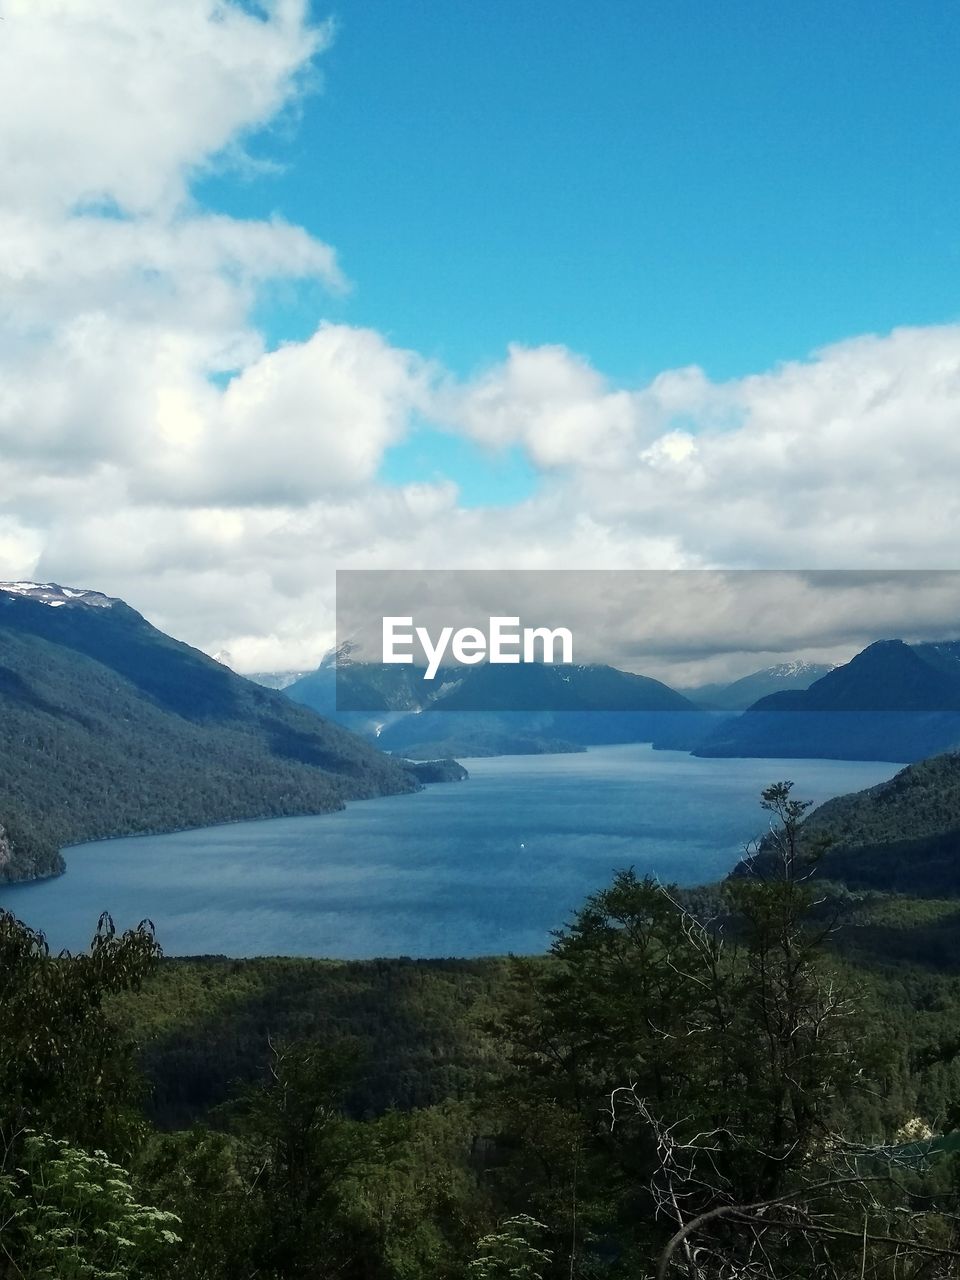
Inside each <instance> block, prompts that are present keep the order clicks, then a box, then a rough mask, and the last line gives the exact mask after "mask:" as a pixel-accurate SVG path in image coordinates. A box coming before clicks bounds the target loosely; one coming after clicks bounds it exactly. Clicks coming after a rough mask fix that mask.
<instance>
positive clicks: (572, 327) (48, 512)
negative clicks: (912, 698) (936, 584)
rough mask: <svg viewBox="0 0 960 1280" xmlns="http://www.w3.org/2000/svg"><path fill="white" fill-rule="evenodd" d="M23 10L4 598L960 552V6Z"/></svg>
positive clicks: (305, 636) (296, 638)
mask: <svg viewBox="0 0 960 1280" xmlns="http://www.w3.org/2000/svg"><path fill="white" fill-rule="evenodd" d="M0 14H2V17H3V22H2V23H0V172H2V173H3V174H4V181H3V184H2V187H0V579H4V578H6V579H20V578H29V579H35V580H42V581H48V580H52V581H59V582H62V583H65V584H69V585H75V586H82V587H89V588H94V589H97V590H102V591H105V592H107V593H108V594H111V595H118V596H121V597H123V598H124V599H126V600H127V601H128V602H129V603H130V604H132V605H133V606H134V607H135V608H137V609H139V610H140V611H141V612H143V613H144V614H145V615H146V616H147V617H148V618H149V619H150V620H151V621H153V622H155V623H156V624H157V625H159V626H161V627H162V628H163V629H164V630H167V631H169V632H171V633H172V634H174V635H177V636H179V637H181V638H183V639H186V640H188V641H189V642H191V643H194V644H197V645H199V646H200V647H203V648H205V649H206V650H207V651H208V652H215V651H220V652H222V651H227V652H228V653H229V654H230V655H231V660H232V661H233V663H234V665H236V667H237V668H238V669H239V670H244V671H251V670H265V669H284V668H297V669H301V668H306V667H309V666H312V665H315V663H316V662H317V661H318V659H319V657H320V656H321V654H322V653H323V651H324V649H325V648H326V647H327V646H328V645H329V643H330V642H331V640H332V625H333V590H334V574H335V571H336V570H337V569H340V568H381V569H382V568H408V567H413V568H428V569H433V568H478V567H482V568H516V567H523V568H535V569H536V568H541V569H555V568H580V569H596V570H600V569H625V568H629V569H637V568H703V567H720V568H804V569H818V568H874V569H884V570H887V569H903V568H908V569H910V568H914V569H923V568H953V567H956V550H955V547H956V532H955V531H956V529H957V526H958V515H960V511H958V506H960V501H958V498H957V485H956V478H957V473H958V464H960V430H958V427H960V172H958V156H960V148H958V146H957V141H958V139H957V132H958V129H957V124H956V122H957V120H958V119H960V79H958V77H957V76H956V74H955V67H956V65H957V62H958V55H960V8H958V7H957V6H956V5H955V4H953V3H947V2H943V3H936V2H934V0H919V2H918V3H915V4H913V5H911V6H904V5H884V6H877V5H874V4H870V5H868V4H866V3H860V2H859V0H856V2H850V3H846V4H844V5H842V6H839V5H835V4H826V3H820V2H819V0H805V2H804V3H803V4H793V5H779V6H773V5H770V4H769V3H767V2H761V0H732V2H731V3H729V4H725V5H722V6H721V5H705V4H703V3H696V4H695V3H692V2H687V0H672V2H671V3H665V2H663V3H656V2H650V3H637V2H631V3H627V2H626V0H605V2H602V3H599V4H597V5H594V6H583V5H579V4H572V3H566V2H565V0H564V2H558V0H554V2H553V3H551V4H549V5H548V4H546V3H542V2H541V0H524V3H523V4H516V3H509V4H508V3H506V2H505V0H488V2H487V3H485V4H483V5H466V4H463V5H460V4H450V3H449V0H391V2H387V0H363V3H354V2H353V0H344V2H343V3H340V4H339V5H336V6H333V7H328V6H326V5H322V4H317V3H314V4H306V3H302V2H301V0H271V2H270V3H264V4H262V5H256V4H252V3H245V4H241V3H239V0H238V2H236V3H229V2H226V3H215V2H213V0H166V2H165V4H164V5H162V6H158V5H156V4H155V3H153V0H0Z"/></svg>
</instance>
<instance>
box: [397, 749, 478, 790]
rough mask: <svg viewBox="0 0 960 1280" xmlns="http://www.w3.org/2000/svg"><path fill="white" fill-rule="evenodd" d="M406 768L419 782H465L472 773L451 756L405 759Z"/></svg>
mask: <svg viewBox="0 0 960 1280" xmlns="http://www.w3.org/2000/svg"><path fill="white" fill-rule="evenodd" d="M402 764H403V767H404V769H405V770H406V771H407V773H409V774H410V775H411V776H412V777H413V778H415V779H416V781H417V782H421V783H426V782H465V781H466V780H467V778H469V777H470V774H469V773H468V772H467V771H466V769H465V768H464V767H463V765H462V764H460V762H459V761H457V760H453V759H451V758H450V757H449V756H441V757H440V758H439V759H435V760H404V761H403V762H402Z"/></svg>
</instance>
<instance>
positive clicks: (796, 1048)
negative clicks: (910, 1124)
mask: <svg viewBox="0 0 960 1280" xmlns="http://www.w3.org/2000/svg"><path fill="white" fill-rule="evenodd" d="M761 803H762V806H763V808H764V809H765V810H766V811H768V812H770V813H771V814H772V815H773V819H774V825H773V828H772V830H771V832H770V834H769V836H768V837H767V839H766V840H765V841H764V842H763V857H762V858H756V859H754V858H751V859H748V862H747V864H746V866H745V867H744V868H743V869H742V874H739V875H736V876H733V877H731V878H730V879H728V880H727V881H726V882H725V883H724V885H723V886H721V887H720V890H719V892H718V893H716V894H715V895H713V904H714V905H713V909H712V911H711V912H710V913H709V914H704V913H703V912H702V911H694V910H693V906H692V903H693V901H694V898H693V897H691V898H689V899H688V898H686V897H685V895H684V894H683V893H682V891H680V890H678V889H675V888H670V887H667V886H663V885H661V884H659V883H658V882H656V881H654V880H653V879H651V878H646V879H638V878H637V877H636V876H635V875H634V873H633V872H622V873H620V874H619V875H618V876H617V877H616V878H615V880H614V883H613V885H612V886H611V887H610V888H609V889H606V890H604V891H603V892H601V893H599V894H596V895H594V897H592V898H591V899H589V900H588V902H587V904H586V905H585V907H584V908H583V909H582V910H581V911H580V912H578V913H577V915H576V917H575V919H574V920H573V922H572V923H571V924H570V925H569V926H568V927H567V928H566V929H564V930H561V931H560V932H559V933H558V934H557V936H556V939H555V942H554V945H553V947H552V949H551V955H550V959H549V963H548V964H547V966H546V967H545V969H544V970H543V972H541V973H538V971H537V968H536V966H535V965H530V964H521V965H518V969H517V996H516V997H515V1001H514V1008H513V1012H512V1016H511V1017H510V1019H509V1023H508V1028H507V1032H508V1035H509V1036H510V1038H511V1039H512V1040H513V1042H514V1044H515V1045H516V1052H515V1055H514V1064H515V1071H514V1073H513V1074H511V1076H510V1077H509V1079H508V1081H507V1083H506V1087H505V1090H504V1097H503V1103H502V1109H501V1115H502V1117H503V1119H502V1124H503V1126H504V1127H503V1132H502V1135H501V1141H502V1142H503V1143H504V1145H507V1144H508V1143H509V1142H510V1141H511V1135H512V1139H513V1141H515V1142H518V1143H519V1150H520V1151H521V1152H522V1153H523V1154H522V1157H521V1159H522V1160H523V1161H525V1162H526V1163H525V1165H524V1168H525V1171H526V1173H527V1174H529V1173H530V1171H531V1168H532V1165H534V1164H535V1163H536V1162H537V1161H539V1163H540V1166H541V1168H542V1170H543V1171H544V1172H545V1173H546V1171H549V1173H546V1176H545V1177H543V1176H542V1177H541V1178H540V1180H539V1183H538V1185H537V1191H536V1193H535V1194H534V1196H533V1197H531V1200H530V1201H529V1207H530V1209H531V1211H532V1212H535V1213H537V1214H538V1215H540V1216H542V1217H543V1219H544V1221H546V1222H548V1224H549V1225H550V1229H551V1233H552V1237H553V1242H554V1243H556V1245H557V1248H556V1250H555V1252H556V1255H557V1263H556V1265H555V1271H554V1274H557V1275H559V1274H561V1272H562V1273H563V1274H564V1275H566V1276H568V1277H569V1276H577V1275H584V1274H586V1270H587V1267H588V1264H589V1261H590V1258H591V1256H595V1255H596V1250H597V1248H598V1246H599V1243H600V1242H603V1241H606V1245H605V1248H606V1249H607V1251H608V1252H609V1250H610V1248H611V1247H613V1249H614V1252H615V1254H616V1256H617V1257H618V1259H619V1263H618V1265H619V1266H620V1267H621V1269H622V1271H621V1273H622V1274H624V1275H643V1274H649V1267H650V1265H651V1263H652V1259H654V1258H656V1257H660V1264H659V1265H660V1271H661V1274H662V1275H664V1276H665V1275H667V1274H668V1273H671V1272H672V1271H673V1270H676V1269H679V1273H682V1274H683V1275H684V1276H686V1277H687V1278H688V1280H721V1277H722V1278H724V1280H725V1278H726V1277H751V1280H752V1278H754V1277H756V1278H757V1280H759V1278H760V1277H777V1280H782V1278H784V1277H789V1276H798V1277H799V1276H803V1277H815V1276H823V1277H834V1276H837V1277H839V1276H841V1275H843V1276H845V1275H847V1274H849V1271H848V1270H844V1268H845V1267H852V1266H853V1265H854V1263H853V1259H854V1256H855V1257H856V1265H857V1267H859V1268H863V1275H864V1276H867V1275H873V1276H877V1277H879V1276H886V1275H892V1274H893V1272H892V1268H894V1267H895V1266H896V1265H897V1260H899V1265H900V1266H901V1268H903V1267H904V1266H906V1265H911V1266H912V1265H915V1264H917V1263H918V1262H920V1261H922V1262H923V1265H924V1266H925V1267H926V1268H927V1270H926V1271H925V1272H924V1274H925V1275H927V1276H932V1275H937V1274H939V1272H938V1271H937V1270H936V1268H937V1267H941V1266H942V1267H948V1266H950V1265H956V1264H957V1263H958V1262H960V1253H957V1252H955V1242H954V1240H953V1236H952V1228H951V1227H950V1226H949V1224H948V1220H947V1217H946V1216H945V1214H944V1213H943V1212H942V1211H939V1210H938V1211H937V1212H928V1211H924V1212H919V1213H912V1212H909V1213H904V1212H903V1210H904V1201H905V1198H906V1197H905V1193H904V1192H903V1189H902V1187H901V1188H899V1189H897V1180H898V1178H899V1177H900V1176H901V1173H902V1171H901V1170H899V1169H898V1168H897V1164H898V1159H897V1156H896V1153H895V1152H894V1151H892V1150H890V1149H881V1148H878V1147H877V1146H876V1145H875V1144H871V1143H866V1142H864V1141H863V1140H862V1138H861V1136H860V1135H857V1134H855V1133H854V1134H851V1133H850V1132H849V1131H848V1127H847V1124H846V1122H847V1119H848V1117H849V1115H850V1114H851V1106H850V1104H851V1102H852V1100H853V1099H854V1098H855V1095H856V1093H857V1091H858V1090H859V1089H862V1088H863V1087H864V1085H865V1084H866V1079H865V1063H866V1062H867V1061H868V1060H869V1056H870V1055H869V1051H868V1050H869V1042H870V1039H871V1036H870V1029H869V1022H868V1019H867V1016H866V1012H865V1009H864V1008H863V1006H862V1002H861V1000H860V998H859V993H858V992H857V991H856V990H854V989H850V988H849V987H848V985H847V984H846V983H845V982H844V980H843V977H842V974H841V973H840V971H839V969H838V967H837V966H836V965H835V964H834V963H833V961H832V960H831V958H830V955H829V953H828V949H827V945H826V944H827V941H828V938H829V936H830V932H831V927H832V925H831V922H830V919H829V916H828V917H827V921H826V923H824V915H823V903H822V902H821V901H820V896H819V894H818V893H817V892H816V891H815V889H814V887H813V882H812V879H811V874H810V873H811V871H812V869H813V867H814V866H815V864H816V861H817V858H818V856H819V848H818V847H816V846H814V845H812V844H810V845H808V844H807V843H806V841H805V837H804V833H803V830H802V824H803V815H804V813H805V811H806V808H807V806H806V805H805V804H803V803H801V802H799V801H796V800H794V799H793V798H792V796H791V784H789V783H779V784H776V785H775V786H773V787H770V788H768V789H767V790H766V791H765V792H764V793H763V795H762V799H761ZM701 897H702V895H701ZM708 900H709V898H708ZM560 1117H565V1118H566V1119H565V1120H562V1119H561V1118H560ZM545 1121H546V1122H545ZM914 1173H915V1169H914V1170H911V1175H912V1174H914ZM501 1184H502V1185H503V1186H504V1188H505V1189H507V1190H508V1192H509V1191H514V1192H515V1191H516V1184H515V1185H514V1186H513V1187H510V1186H509V1179H508V1177H501ZM514 1203H515V1202H514ZM613 1241H615V1242H616V1243H615V1245H612V1244H611V1242H613ZM899 1274H910V1272H909V1271H907V1272H903V1270H901V1272H900V1273H899ZM944 1274H946V1272H944Z"/></svg>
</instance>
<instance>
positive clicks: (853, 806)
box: [758, 752, 960, 897]
mask: <svg viewBox="0 0 960 1280" xmlns="http://www.w3.org/2000/svg"><path fill="white" fill-rule="evenodd" d="M803 830H804V841H805V848H807V849H808V850H809V852H810V854H811V855H812V854H817V855H818V856H817V859H816V864H815V866H814V867H813V868H812V870H813V871H814V873H815V874H816V875H817V876H819V877H821V878H824V879H828V880H832V881H839V882H842V883H843V884H845V885H846V886H847V887H848V888H851V889H857V890H859V889H878V890H882V891H886V892H890V891H892V892H896V893H906V894H911V895H915V896H919V897H940V896H945V897H951V896H955V895H960V753H956V752H948V753H945V754H944V755H941V756H934V757H933V758H932V759H930V760H924V761H921V762H920V763H919V764H914V765H908V766H907V768H905V769H902V770H901V771H900V772H899V773H898V774H896V776H895V777H893V778H891V779H889V781H887V782H881V783H880V784H879V785H878V786H875V787H870V788H868V789H867V790H866V791H859V792H857V793H856V794H854V795H848V796H838V797H837V798H836V799H834V800H828V801H827V802H826V804H823V805H821V806H820V807H819V808H818V809H816V810H815V811H814V812H813V813H812V814H810V816H809V817H808V818H807V820H806V822H805V823H804V828H803ZM770 856H771V850H770V848H769V841H767V842H764V843H762V844H761V846H760V850H759V854H758V862H759V864H760V866H761V867H762V866H765V865H768V864H769V859H770Z"/></svg>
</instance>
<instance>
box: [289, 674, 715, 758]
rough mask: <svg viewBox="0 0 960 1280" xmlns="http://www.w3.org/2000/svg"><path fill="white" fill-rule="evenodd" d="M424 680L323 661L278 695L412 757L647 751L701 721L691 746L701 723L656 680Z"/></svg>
mask: <svg viewBox="0 0 960 1280" xmlns="http://www.w3.org/2000/svg"><path fill="white" fill-rule="evenodd" d="M423 675H424V671H423V668H421V667H415V666H412V665H410V666H407V665H403V666H400V665H398V666H380V665H377V664H367V663H359V662H357V663H351V662H350V661H349V660H347V661H346V662H344V661H343V660H342V657H341V662H340V666H339V669H338V668H337V666H336V663H335V661H334V659H333V658H332V657H331V658H328V659H326V660H325V661H324V662H323V663H322V664H321V666H320V667H319V668H318V669H317V670H316V671H315V672H313V673H312V674H311V675H309V676H307V677H306V678H304V679H302V680H299V681H297V682H296V683H295V684H293V685H291V686H290V687H289V688H287V689H285V690H284V693H285V694H286V696H287V697H289V698H291V699H293V700H295V701H299V702H303V703H304V704H305V705H307V706H310V707H313V708H314V709H315V710H319V711H322V712H323V713H325V714H328V715H330V716H332V717H333V718H335V719H336V720H337V721H338V722H339V723H341V724H346V725H348V726H349V727H350V728H352V729H355V730H356V731H357V732H363V733H367V734H368V735H376V740H377V742H378V743H379V745H380V746H382V747H384V748H385V749H387V750H389V751H395V752H398V753H402V754H406V755H410V756H417V757H420V758H423V757H425V756H436V755H527V754H535V753H541V752H557V751H572V750H580V749H582V748H583V747H584V746H588V745H591V744H595V743H604V742H649V741H652V740H653V739H654V738H655V737H657V736H658V735H659V734H660V733H661V732H663V731H665V730H666V728H667V726H668V725H669V724H670V723H671V722H673V721H675V720H678V719H679V720H684V721H687V720H690V721H692V720H697V721H698V724H700V722H701V721H703V722H704V724H701V727H700V729H699V732H698V733H696V734H695V735H694V736H695V737H696V738H697V740H699V738H700V737H702V736H703V733H704V732H705V731H706V729H705V727H704V725H705V723H706V721H708V720H709V718H708V717H704V716H703V714H702V713H700V712H698V711H697V710H696V708H695V707H694V706H693V704H692V703H691V702H690V701H689V700H688V699H687V698H685V697H684V696H683V695H682V694H679V693H677V692H676V690H674V689H671V688H670V687H669V686H668V685H665V684H663V683H661V681H659V680H652V679H650V678H649V677H648V676H640V675H633V674H631V673H630V672H626V671H618V670H617V669H616V668H615V667H608V666H601V665H594V666H584V665H578V666H561V665H557V666H554V665H551V664H548V663H530V664H517V665H499V664H490V663H482V664H479V665H477V666H474V667H447V668H444V669H442V670H441V671H440V672H438V674H437V678H436V679H435V680H433V681H425V680H424V678H423ZM338 701H339V704H340V705H339V709H337V703H338ZM345 708H356V710H349V709H345ZM677 713H683V714H681V715H678V714H677ZM688 729H689V726H688Z"/></svg>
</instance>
